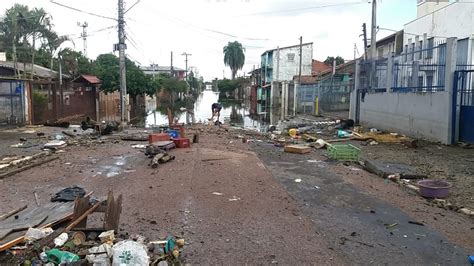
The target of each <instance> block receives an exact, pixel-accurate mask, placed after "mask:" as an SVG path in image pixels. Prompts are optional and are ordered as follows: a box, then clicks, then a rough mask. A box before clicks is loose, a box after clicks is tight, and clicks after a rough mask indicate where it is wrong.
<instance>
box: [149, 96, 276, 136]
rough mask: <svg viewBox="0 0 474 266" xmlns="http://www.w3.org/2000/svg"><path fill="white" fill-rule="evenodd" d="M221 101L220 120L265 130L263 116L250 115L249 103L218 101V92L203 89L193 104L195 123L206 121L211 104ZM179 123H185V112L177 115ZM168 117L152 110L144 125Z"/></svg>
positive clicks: (160, 121)
mask: <svg viewBox="0 0 474 266" xmlns="http://www.w3.org/2000/svg"><path fill="white" fill-rule="evenodd" d="M217 102H219V103H221V104H222V106H223V108H222V110H221V116H220V122H222V123H224V124H229V125H232V126H237V127H243V128H247V129H252V130H257V131H266V130H267V127H268V126H267V123H265V122H264V121H263V118H260V117H257V118H255V116H253V117H254V118H251V117H250V112H249V104H248V103H241V102H228V101H219V92H214V91H212V90H205V91H203V92H201V94H200V95H199V96H198V98H197V99H196V103H195V105H194V117H195V122H196V123H207V122H208V119H209V118H211V116H212V110H211V105H212V104H213V103H217ZM178 122H179V123H186V112H183V113H181V114H180V115H179V121H178ZM167 124H168V117H167V116H166V115H165V114H163V113H161V112H160V111H153V112H151V113H149V114H148V115H147V118H146V127H154V126H160V125H167Z"/></svg>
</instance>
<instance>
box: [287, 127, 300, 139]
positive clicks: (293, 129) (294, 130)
mask: <svg viewBox="0 0 474 266" xmlns="http://www.w3.org/2000/svg"><path fill="white" fill-rule="evenodd" d="M297 134H298V130H297V129H296V128H292V129H290V130H288V135H290V137H292V138H295V137H296V135H297Z"/></svg>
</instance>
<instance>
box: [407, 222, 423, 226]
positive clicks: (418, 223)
mask: <svg viewBox="0 0 474 266" xmlns="http://www.w3.org/2000/svg"><path fill="white" fill-rule="evenodd" d="M408 223H409V224H415V225H419V226H425V224H423V223H420V222H417V221H408Z"/></svg>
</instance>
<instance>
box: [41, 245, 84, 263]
mask: <svg viewBox="0 0 474 266" xmlns="http://www.w3.org/2000/svg"><path fill="white" fill-rule="evenodd" d="M45 253H46V255H47V258H48V262H52V263H54V264H56V265H59V264H63V263H64V264H67V263H71V262H76V261H78V260H79V256H77V255H76V254H74V253H71V252H68V251H61V250H59V249H55V248H54V249H51V250H48V251H45Z"/></svg>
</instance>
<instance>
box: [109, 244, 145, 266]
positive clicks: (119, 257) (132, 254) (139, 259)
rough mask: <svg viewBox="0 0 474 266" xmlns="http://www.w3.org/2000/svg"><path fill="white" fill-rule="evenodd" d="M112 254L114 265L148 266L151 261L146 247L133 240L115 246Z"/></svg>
mask: <svg viewBox="0 0 474 266" xmlns="http://www.w3.org/2000/svg"><path fill="white" fill-rule="evenodd" d="M112 253H113V263H112V265H143V266H146V265H148V264H149V261H150V258H149V257H148V253H147V248H146V246H145V245H143V244H141V243H138V242H135V241H131V240H125V241H120V242H118V243H117V244H115V245H114V246H113V248H112Z"/></svg>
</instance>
